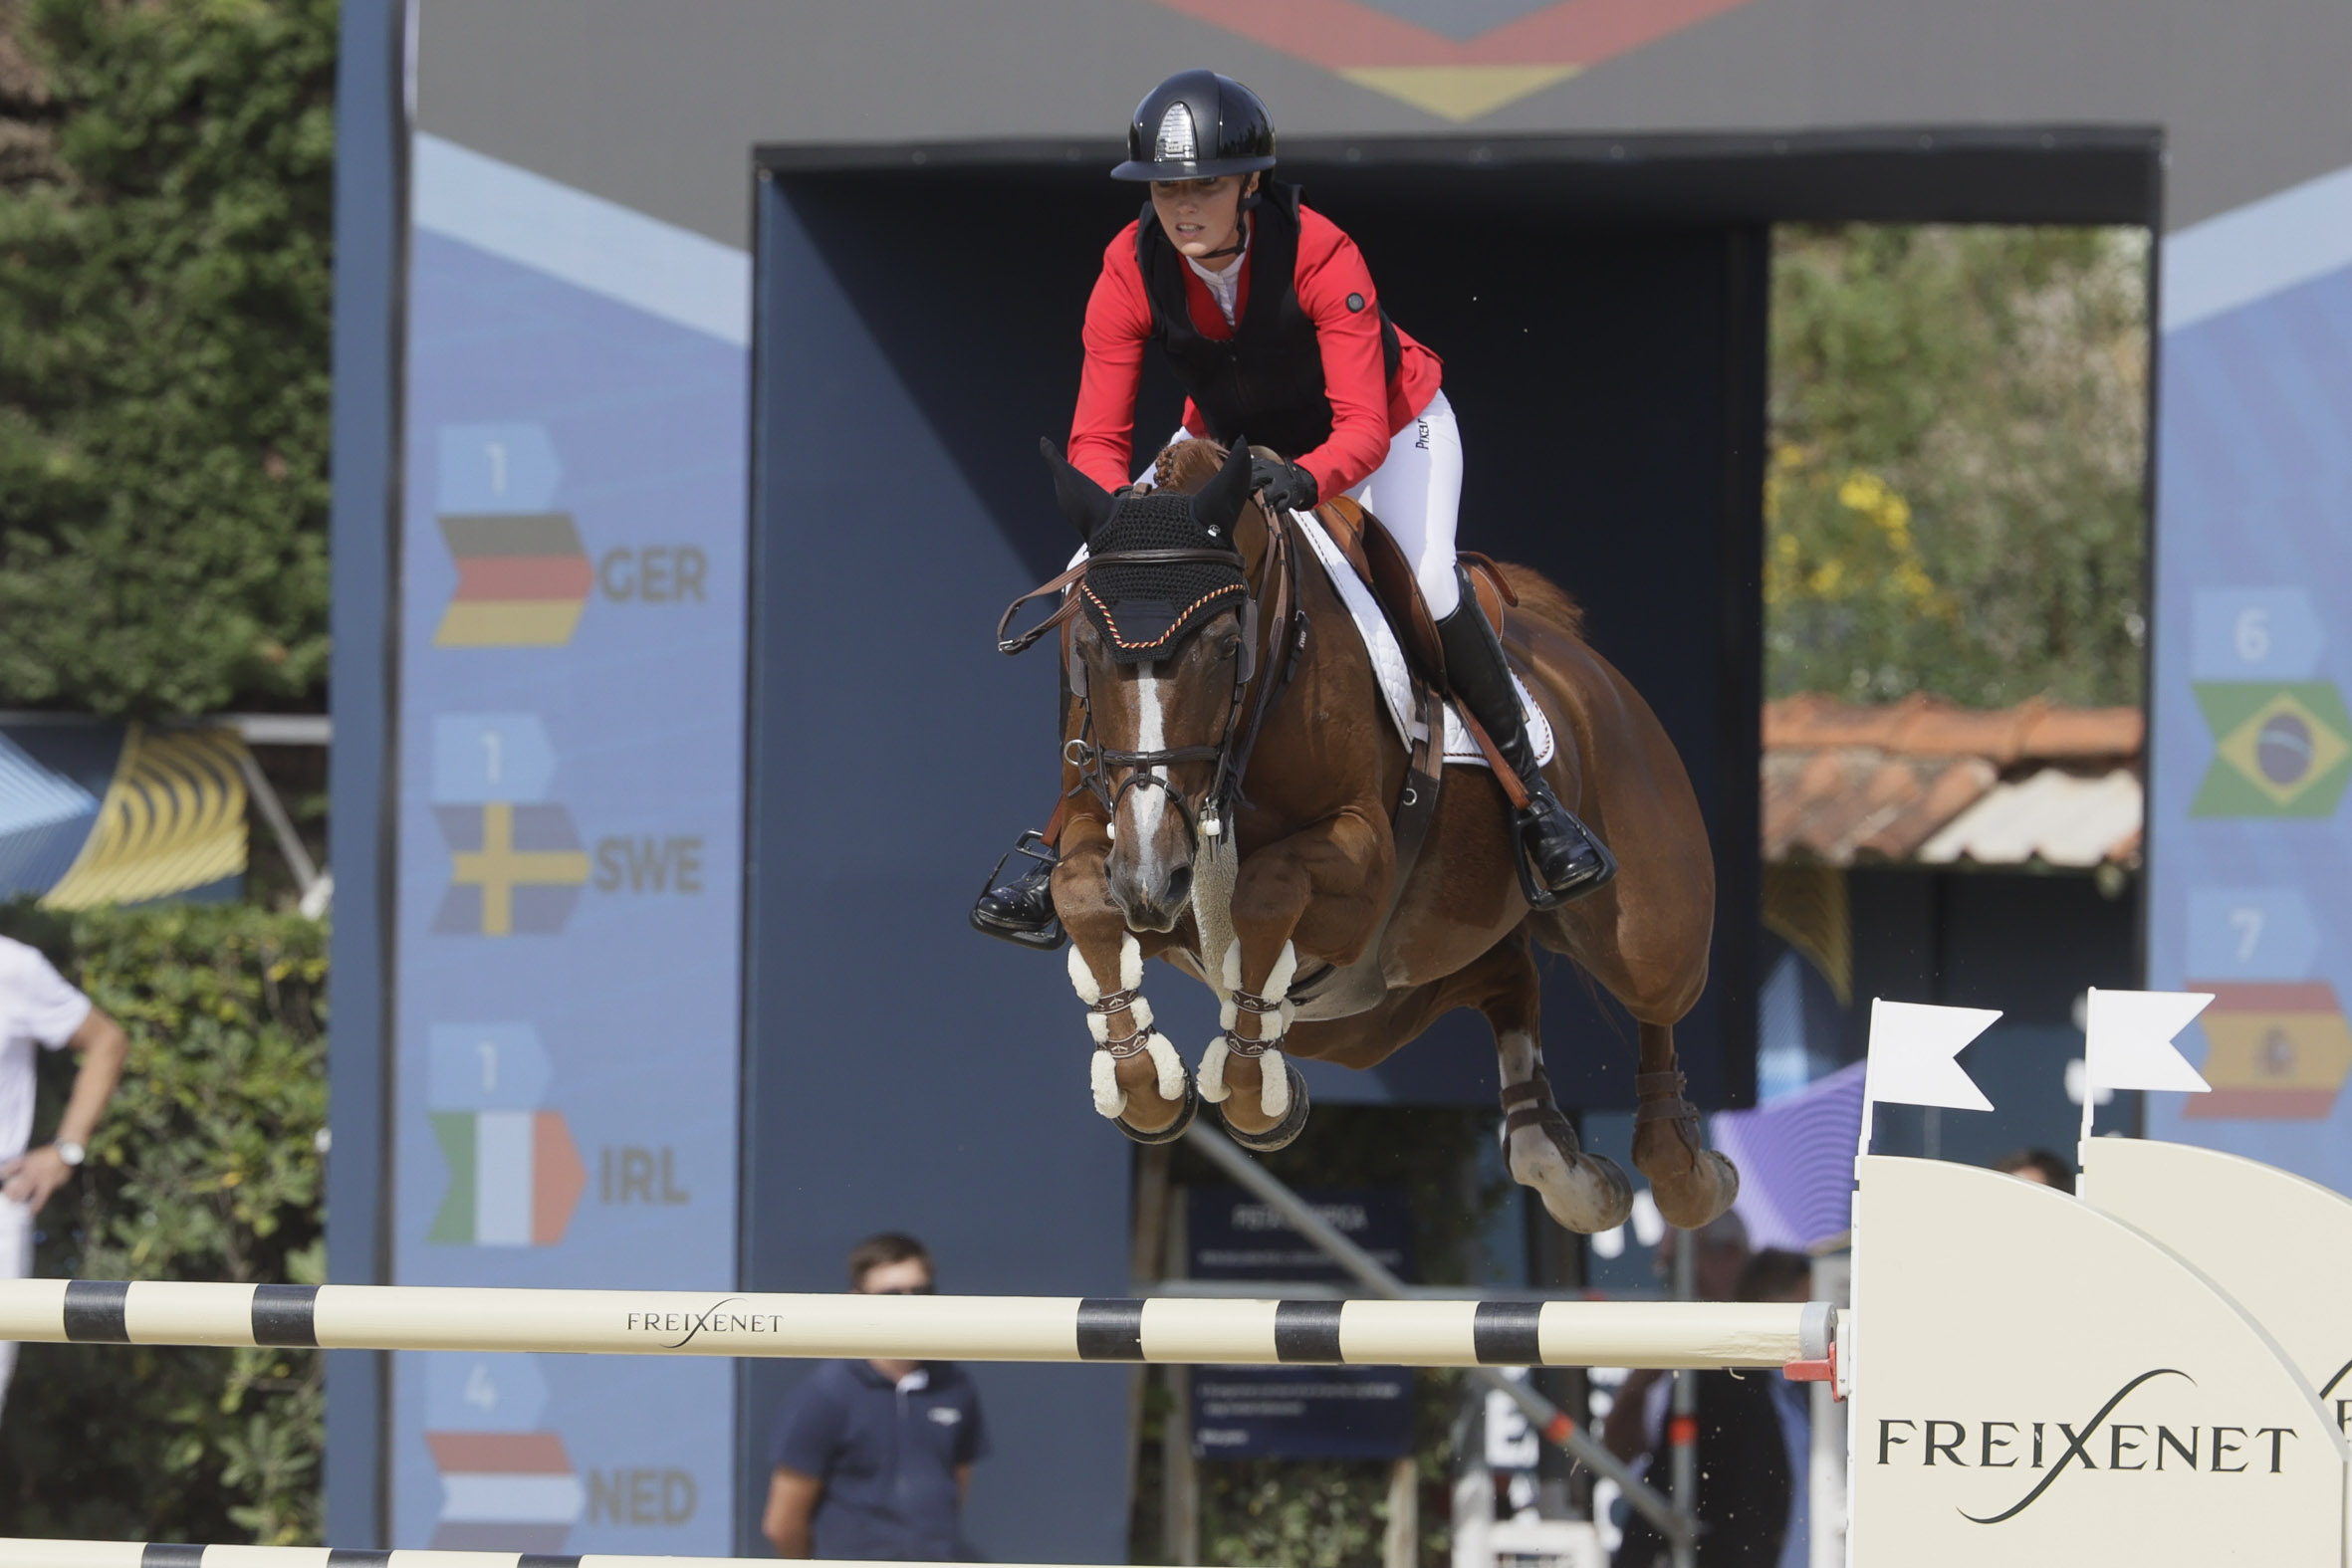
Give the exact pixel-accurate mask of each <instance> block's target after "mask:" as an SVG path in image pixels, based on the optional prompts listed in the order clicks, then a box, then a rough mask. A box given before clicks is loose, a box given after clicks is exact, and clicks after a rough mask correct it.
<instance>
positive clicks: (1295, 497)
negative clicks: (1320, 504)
mask: <svg viewBox="0 0 2352 1568" xmlns="http://www.w3.org/2000/svg"><path fill="white" fill-rule="evenodd" d="M1250 488H1251V489H1252V490H1255V491H1257V492H1258V494H1259V495H1260V496H1262V497H1264V498H1265V501H1266V504H1267V505H1268V506H1270V507H1273V508H1275V509H1276V510H1277V511H1282V512H1310V511H1312V510H1313V509H1314V503H1315V483H1314V476H1313V475H1312V474H1310V473H1308V472H1307V471H1306V470H1305V469H1303V468H1300V467H1299V466H1298V465H1297V464H1296V463H1289V462H1285V461H1284V460H1283V459H1281V458H1279V457H1258V456H1255V455H1253V456H1252V457H1251V459H1250Z"/></svg>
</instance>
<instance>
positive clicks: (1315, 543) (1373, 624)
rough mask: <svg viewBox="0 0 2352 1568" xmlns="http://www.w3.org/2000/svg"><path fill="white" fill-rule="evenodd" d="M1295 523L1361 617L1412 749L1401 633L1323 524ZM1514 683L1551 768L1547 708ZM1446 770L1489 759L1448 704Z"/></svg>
mask: <svg viewBox="0 0 2352 1568" xmlns="http://www.w3.org/2000/svg"><path fill="white" fill-rule="evenodd" d="M1291 522H1292V524H1293V525H1294V527H1296V529H1297V530H1298V534H1299V537H1300V538H1302V539H1304V540H1305V541H1306V543H1307V545H1308V546H1309V547H1310V548H1311V549H1312V550H1313V552H1314V558H1315V560H1319V561H1321V562H1322V565H1323V574H1324V575H1325V576H1327V577H1329V578H1330V579H1331V586H1332V587H1334V588H1336V589H1338V590H1339V597H1340V598H1341V599H1342V600H1343V601H1344V602H1345V603H1346V605H1347V612H1348V614H1350V615H1352V616H1354V617H1355V629H1356V631H1357V632H1358V633H1359V634H1360V635H1361V636H1362V637H1363V639H1364V648H1365V650H1366V651H1367V652H1369V653H1370V654H1371V655H1372V669H1373V671H1374V672H1375V673H1376V674H1377V675H1378V676H1379V677H1380V695H1381V696H1382V697H1383V698H1385V699H1386V704H1385V706H1386V707H1387V709H1388V717H1389V721H1390V722H1391V723H1393V724H1394V725H1395V726H1396V733H1397V734H1398V735H1399V736H1401V737H1402V738H1403V739H1404V743H1405V745H1406V746H1407V747H1410V746H1411V745H1412V744H1413V676H1412V671H1411V668H1410V667H1409V666H1408V665H1407V664H1406V663H1405V650H1404V645H1403V644H1402V643H1399V642H1398V641H1397V640H1396V633H1395V632H1394V631H1392V630H1391V629H1390V628H1389V624H1388V617H1387V616H1385V615H1383V614H1381V613H1380V605H1379V602H1378V601H1377V600H1375V599H1374V598H1373V597H1372V590H1371V589H1370V588H1367V587H1365V586H1364V579H1363V578H1361V577H1359V576H1357V575H1356V574H1355V567H1353V566H1351V565H1349V564H1348V563H1347V558H1346V557H1345V556H1344V555H1341V554H1340V551H1339V547H1338V545H1337V544H1335V543H1333V541H1332V539H1331V536H1330V535H1329V534H1327V533H1325V532H1324V531H1323V526H1322V524H1320V523H1318V522H1316V521H1315V520H1314V518H1313V517H1311V516H1310V515H1308V514H1307V513H1304V512H1294V513H1292V514H1291ZM1511 683H1512V685H1514V686H1516V687H1518V688H1519V707H1520V712H1521V713H1522V714H1523V715H1525V716H1526V718H1527V724H1528V740H1529V742H1530V743H1532V744H1533V746H1534V748H1535V761H1537V762H1538V763H1548V762H1550V761H1551V754H1552V749H1553V747H1552V737H1551V721H1550V720H1548V719H1546V718H1544V716H1543V710H1542V709H1541V708H1538V707H1537V706H1535V700H1534V698H1532V697H1530V696H1529V694H1528V687H1527V683H1526V682H1525V681H1523V680H1521V679H1520V678H1519V675H1518V674H1517V672H1514V673H1513V675H1512V677H1511ZM1446 766H1447V767H1449V768H1458V767H1468V768H1484V767H1486V766H1487V754H1486V753H1484V752H1482V751H1480V750H1479V749H1478V743H1477V742H1476V741H1474V740H1472V739H1471V738H1470V732H1469V731H1468V730H1465V729H1464V728H1463V727H1462V716H1461V715H1460V714H1458V713H1456V712H1455V711H1454V705H1453V703H1451V702H1448V703H1447V704H1446Z"/></svg>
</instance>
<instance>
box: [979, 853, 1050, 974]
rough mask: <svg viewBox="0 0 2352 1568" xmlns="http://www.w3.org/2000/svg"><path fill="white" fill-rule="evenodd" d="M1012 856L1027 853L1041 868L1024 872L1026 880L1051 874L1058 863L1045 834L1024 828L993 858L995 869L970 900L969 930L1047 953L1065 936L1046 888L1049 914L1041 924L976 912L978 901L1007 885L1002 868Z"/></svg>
mask: <svg viewBox="0 0 2352 1568" xmlns="http://www.w3.org/2000/svg"><path fill="white" fill-rule="evenodd" d="M1015 855H1024V856H1027V857H1028V858H1029V859H1032V860H1035V861H1037V862H1038V864H1039V866H1040V868H1041V870H1040V871H1032V872H1028V873H1025V875H1024V877H1023V878H1022V879H1023V880H1027V879H1028V877H1031V876H1038V875H1041V874H1051V873H1052V872H1053V870H1054V868H1055V867H1056V866H1058V865H1060V864H1061V854H1060V852H1059V851H1058V850H1057V849H1056V848H1055V847H1054V846H1053V845H1052V844H1049V843H1047V842H1046V835H1045V834H1043V833H1041V832H1039V831H1038V830H1037V829H1035V828H1029V829H1027V830H1025V831H1024V832H1023V833H1022V835H1021V836H1020V837H1019V838H1016V839H1015V840H1013V847H1012V848H1011V849H1008V850H1006V851H1005V853H1004V854H1002V855H1000V856H998V857H997V864H996V869H995V870H993V871H991V872H990V873H989V874H988V881H987V882H985V883H984V884H982V886H981V889H980V898H979V899H978V900H975V901H974V903H973V907H972V913H971V922H972V929H973V930H975V931H977V932H979V933H980V934H981V935H982V936H984V937H995V938H997V939H998V940H999V941H1003V942H1012V943H1017V944H1019V945H1020V946H1022V947H1025V948H1035V949H1037V950H1038V951H1039V952H1041V953H1051V952H1053V951H1055V950H1056V949H1058V948H1059V947H1060V946H1061V945H1062V943H1064V942H1066V941H1067V940H1068V937H1067V935H1066V934H1065V933H1064V932H1063V931H1062V929H1061V916H1060V914H1059V913H1058V912H1054V911H1053V905H1052V895H1051V891H1050V890H1049V893H1048V904H1047V908H1048V910H1049V913H1048V915H1047V917H1046V921H1045V923H1044V924H1043V925H1034V926H1033V925H1022V924H1017V923H1012V922H1006V921H999V920H993V919H990V918H989V917H987V916H985V915H983V914H982V913H981V912H980V903H981V902H982V901H985V900H986V899H987V898H988V896H989V895H990V894H991V893H994V892H995V891H996V890H997V889H998V888H1000V887H1003V886H1007V885H1009V884H1008V883H1007V882H1006V881H1005V867H1006V865H1007V864H1008V863H1009V862H1011V860H1012V858H1013V857H1014V856H1015Z"/></svg>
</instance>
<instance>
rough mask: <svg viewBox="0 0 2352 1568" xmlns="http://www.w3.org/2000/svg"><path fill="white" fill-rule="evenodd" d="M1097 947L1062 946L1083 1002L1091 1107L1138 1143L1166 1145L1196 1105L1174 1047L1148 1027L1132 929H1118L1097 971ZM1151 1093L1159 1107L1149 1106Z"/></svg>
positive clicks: (1072, 983)
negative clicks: (1090, 1049)
mask: <svg viewBox="0 0 2352 1568" xmlns="http://www.w3.org/2000/svg"><path fill="white" fill-rule="evenodd" d="M1099 946H1100V945H1099V944H1095V943H1089V942H1084V941H1080V942H1079V943H1078V944H1076V945H1075V946H1073V947H1072V948H1071V949H1070V951H1069V983H1070V986H1071V988H1072V989H1073V990H1075V991H1076V992H1077V994H1078V1000H1079V1001H1080V1002H1083V1003H1084V1004H1085V1005H1086V1028H1087V1030H1088V1032H1090V1033H1091V1034H1092V1035H1093V1036H1094V1063H1093V1069H1092V1080H1093V1091H1094V1109H1095V1111H1096V1112H1097V1113H1098V1114H1100V1115H1103V1116H1107V1117H1109V1118H1110V1119H1111V1120H1113V1121H1115V1122H1117V1123H1118V1124H1119V1130H1120V1131H1121V1132H1124V1133H1125V1134H1126V1135H1127V1136H1128V1137H1130V1138H1133V1139H1134V1140H1136V1141H1137V1142H1138V1143H1168V1142H1171V1141H1173V1140H1174V1139H1176V1138H1177V1137H1179V1136H1181V1135H1182V1133H1183V1132H1184V1129H1185V1127H1186V1126H1187V1125H1189V1124H1190V1123H1191V1121H1192V1118H1193V1113H1194V1112H1195V1111H1196V1110H1197V1109H1198V1108H1199V1103H1200V1102H1199V1101H1198V1100H1197V1099H1196V1098H1194V1095H1193V1090H1192V1085H1191V1083H1190V1082H1189V1081H1188V1080H1187V1075H1186V1073H1185V1071H1184V1063H1183V1061H1182V1059H1181V1058H1179V1057H1178V1056H1177V1054H1176V1047H1175V1046H1174V1045H1173V1044H1171V1043H1170V1042H1169V1039H1168V1036H1166V1035H1165V1034H1162V1033H1161V1032H1160V1031H1159V1030H1158V1029H1156V1028H1154V1027H1152V1015H1151V1004H1150V1003H1149V1002H1148V1001H1146V1000H1145V999H1144V997H1143V949H1142V947H1141V946H1140V945H1139V944H1138V943H1137V942H1136V940H1135V938H1134V936H1133V934H1132V933H1129V932H1125V931H1122V932H1120V933H1119V937H1118V946H1117V948H1116V949H1115V956H1111V957H1109V958H1108V962H1107V963H1101V964H1100V967H1099V968H1097V963H1098V962H1099V961H1100V960H1102V959H1103V958H1104V957H1105V955H1103V954H1101V953H1099V952H1094V953H1091V954H1090V952H1089V950H1090V949H1095V948H1097V947H1099ZM1154 1098H1156V1099H1158V1100H1159V1101H1161V1102H1162V1103H1163V1104H1164V1105H1165V1107H1166V1109H1165V1110H1164V1111H1163V1110H1162V1109H1161V1107H1160V1106H1155V1105H1153V1104H1152V1103H1151V1101H1152V1100H1153V1099H1154ZM1130 1111H1132V1112H1133V1113H1134V1119H1132V1120H1131V1119H1130V1117H1129V1112H1130ZM1147 1124H1148V1125H1147Z"/></svg>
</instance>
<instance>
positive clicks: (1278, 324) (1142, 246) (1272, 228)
mask: <svg viewBox="0 0 2352 1568" xmlns="http://www.w3.org/2000/svg"><path fill="white" fill-rule="evenodd" d="M1254 210H1255V211H1256V213H1257V223H1256V226H1255V229H1254V232H1253V233H1252V234H1251V237H1250V253H1249V255H1248V257H1247V258H1246V260H1247V261H1248V264H1249V266H1250V267H1251V269H1252V273H1251V278H1250V303H1249V305H1248V307H1247V308H1246V309H1244V310H1243V311H1242V313H1241V317H1240V320H1238V321H1237V322H1236V323H1235V324H1234V333H1233V336H1231V337H1227V338H1218V337H1209V336H1203V335H1202V333H1201V331H1200V330H1199V329H1198V328H1196V327H1195V326H1193V323H1192V310H1191V307H1190V305H1189V304H1188V302H1187V300H1186V297H1185V273H1186V271H1187V268H1186V264H1185V260H1184V255H1183V253H1182V252H1180V251H1179V250H1177V249H1176V247H1175V246H1173V245H1171V244H1169V243H1168V237H1167V235H1166V234H1165V233H1164V232H1162V230H1161V228H1160V220H1159V217H1158V215H1157V214H1156V213H1154V212H1153V210H1152V205H1151V203H1150V202H1148V201H1146V202H1145V203H1144V204H1143V217H1142V219H1141V221H1140V222H1138V223H1137V224H1136V226H1135V261H1136V265H1137V266H1138V267H1140V268H1141V270H1142V273H1143V288H1144V293H1145V294H1146V295H1148V296H1149V297H1150V299H1151V335H1152V337H1153V338H1154V339H1155V340H1157V341H1158V343H1159V345H1160V347H1161V348H1162V349H1163V350H1165V351H1166V353H1167V355H1168V362H1169V364H1170V365H1171V366H1172V367H1173V368H1174V369H1175V371H1176V380H1177V382H1178V384H1179V385H1181V386H1182V387H1183V388H1184V393H1185V395H1186V396H1187V397H1190V398H1191V399H1192V401H1193V405H1194V406H1195V407H1197V408H1198V409H1200V411H1201V417H1202V418H1203V419H1204V420H1206V421H1207V422H1208V426H1209V435H1210V437H1211V438H1212V439H1213V440H1215V441H1217V442H1218V443H1219V444H1220V445H1230V444H1231V443H1232V442H1233V441H1234V439H1235V438H1236V437H1240V436H1246V437H1248V438H1249V439H1250V441H1251V442H1253V443H1254V444H1256V445H1258V446H1264V447H1272V448H1273V449H1274V450H1275V451H1277V452H1280V453H1281V454H1282V455H1283V456H1285V457H1288V458H1294V459H1295V458H1297V457H1300V456H1302V455H1303V454H1305V453H1308V452H1311V451H1313V450H1314V449H1315V448H1316V447H1318V446H1321V445H1322V444H1323V443H1324V442H1325V441H1327V440H1329V439H1330V437H1331V400H1330V398H1329V396H1328V395H1327V394H1326V393H1325V391H1324V387H1323V356H1322V348H1321V345H1320V344H1319V343H1318V342H1317V341H1316V338H1315V330H1314V321H1313V318H1311V317H1309V316H1308V315H1307V314H1306V311H1305V308H1304V307H1302V306H1301V305H1300V304H1299V303H1298V187H1297V186H1295V185H1284V184H1274V183H1269V184H1268V185H1267V186H1266V187H1265V195H1264V199H1262V200H1261V201H1260V202H1259V203H1258V205H1257V207H1256V208H1255V209H1254ZM1375 309H1378V307H1375ZM1380 347H1381V357H1382V359H1383V361H1384V364H1385V368H1386V377H1385V379H1386V382H1387V384H1389V385H1391V386H1393V385H1394V384H1395V383H1396V376H1397V367H1398V363H1399V361H1400V359H1401V358H1402V352H1403V351H1402V348H1401V346H1400V344H1399V343H1398V341H1397V336H1396V328H1395V326H1394V325H1393V324H1392V323H1391V322H1390V321H1389V320H1388V313H1387V311H1385V310H1382V311H1381V312H1380Z"/></svg>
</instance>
